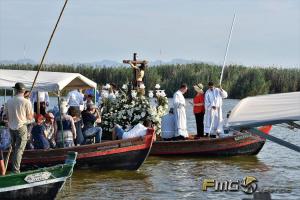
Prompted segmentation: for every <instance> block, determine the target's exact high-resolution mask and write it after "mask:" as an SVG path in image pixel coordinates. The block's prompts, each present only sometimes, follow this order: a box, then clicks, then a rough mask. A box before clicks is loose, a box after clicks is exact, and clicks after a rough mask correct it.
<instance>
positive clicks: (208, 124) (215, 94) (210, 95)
mask: <svg viewBox="0 0 300 200" xmlns="http://www.w3.org/2000/svg"><path fill="white" fill-rule="evenodd" d="M227 96H228V94H227V92H226V91H225V90H221V89H219V88H214V89H213V91H211V90H210V89H208V90H207V91H206V92H205V102H204V105H205V115H204V132H205V133H209V134H210V135H216V133H221V134H222V133H223V132H224V131H223V117H222V101H223V100H222V99H224V98H227ZM213 106H215V107H216V109H215V110H214V109H212V107H213Z"/></svg>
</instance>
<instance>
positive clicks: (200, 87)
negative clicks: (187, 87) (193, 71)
mask: <svg viewBox="0 0 300 200" xmlns="http://www.w3.org/2000/svg"><path fill="white" fill-rule="evenodd" d="M194 90H195V91H196V92H203V85H202V83H198V84H196V85H194Z"/></svg>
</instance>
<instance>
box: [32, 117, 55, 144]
mask: <svg viewBox="0 0 300 200" xmlns="http://www.w3.org/2000/svg"><path fill="white" fill-rule="evenodd" d="M35 121H36V125H35V126H33V128H32V130H31V135H32V141H33V146H34V149H49V148H50V144H49V142H48V140H47V137H46V134H45V130H46V129H45V126H44V125H43V123H44V116H43V115H41V114H37V115H36V116H35Z"/></svg>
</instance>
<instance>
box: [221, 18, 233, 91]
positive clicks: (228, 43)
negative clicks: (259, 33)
mask: <svg viewBox="0 0 300 200" xmlns="http://www.w3.org/2000/svg"><path fill="white" fill-rule="evenodd" d="M234 20H235V13H234V15H233V20H232V24H231V29H230V33H229V37H228V41H227V46H226V51H225V56H224V61H223V67H222V72H221V76H220V83H219V85H220V87H221V84H222V79H223V73H224V68H225V63H226V59H227V53H228V49H229V45H230V40H231V34H232V29H233V25H234Z"/></svg>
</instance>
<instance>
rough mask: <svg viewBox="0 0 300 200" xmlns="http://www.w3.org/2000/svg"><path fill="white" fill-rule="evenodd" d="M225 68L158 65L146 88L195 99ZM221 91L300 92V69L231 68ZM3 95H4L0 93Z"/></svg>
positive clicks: (86, 69)
mask: <svg viewBox="0 0 300 200" xmlns="http://www.w3.org/2000/svg"><path fill="white" fill-rule="evenodd" d="M37 67H38V66H37V65H30V64H27V65H19V64H11V65H3V64H2V65H0V69H11V70H36V69H37ZM42 70H43V71H56V72H72V73H80V74H82V75H84V76H86V77H88V78H90V79H91V80H93V81H95V82H96V83H97V84H99V85H100V86H101V85H104V84H106V83H115V84H116V85H117V86H119V87H121V86H122V85H123V84H124V83H129V82H131V80H132V76H133V71H132V69H131V68H130V67H129V66H122V67H105V66H103V67H92V66H88V65H77V66H73V65H62V64H52V65H45V66H43V68H42ZM221 70H222V67H221V66H219V65H213V64H207V63H194V64H177V65H159V66H151V67H147V68H146V71H145V85H146V88H147V89H154V86H155V84H157V83H159V84H160V85H161V89H164V90H165V92H166V94H167V96H168V97H172V95H173V93H174V92H175V91H177V90H178V87H179V86H180V85H181V84H182V83H186V84H188V86H189V90H188V93H187V95H186V97H193V96H194V95H195V92H194V90H193V87H192V86H193V85H194V84H196V83H203V85H204V86H205V89H206V86H207V83H208V81H213V82H214V83H215V84H216V85H218V83H219V78H220V74H221ZM222 87H223V88H224V89H225V90H226V91H227V92H228V94H229V98H233V99H241V98H244V97H247V96H255V95H260V94H269V93H281V92H293V91H300V69H297V68H288V69H285V68H275V67H270V68H262V67H245V66H241V65H230V66H227V67H226V68H225V70H224V75H223V81H222ZM0 94H1V95H3V91H1V93H0Z"/></svg>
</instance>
